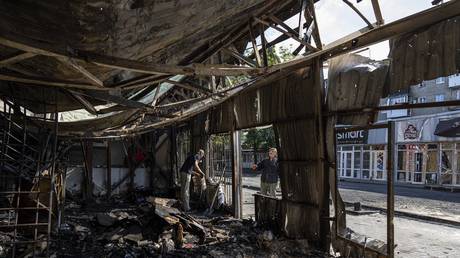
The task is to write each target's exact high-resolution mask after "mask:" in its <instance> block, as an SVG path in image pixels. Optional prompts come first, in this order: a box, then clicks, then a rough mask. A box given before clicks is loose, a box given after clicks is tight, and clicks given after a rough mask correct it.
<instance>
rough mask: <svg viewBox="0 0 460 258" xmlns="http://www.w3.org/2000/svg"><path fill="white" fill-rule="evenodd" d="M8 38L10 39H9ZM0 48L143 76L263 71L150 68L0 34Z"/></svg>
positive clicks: (117, 58)
mask: <svg viewBox="0 0 460 258" xmlns="http://www.w3.org/2000/svg"><path fill="white" fill-rule="evenodd" d="M9 36H10V37H11V38H12V36H11V35H9ZM0 44H2V45H4V46H8V47H11V48H16V49H19V50H23V51H27V52H31V53H35V54H37V55H45V56H52V57H58V58H69V57H70V58H73V59H75V60H79V61H83V62H88V63H93V64H96V65H99V66H102V67H107V68H112V69H121V70H126V71H133V72H138V73H145V74H157V75H158V74H160V75H177V74H182V75H215V76H238V75H247V74H260V73H262V72H263V71H262V70H258V69H255V68H244V69H242V68H241V67H238V66H236V67H235V66H231V65H226V66H221V67H219V66H214V65H211V66H208V65H205V64H194V65H191V66H175V65H166V64H152V63H145V62H141V61H137V60H130V59H126V58H120V57H113V56H107V55H100V54H96V53H92V52H88V51H79V50H73V51H71V52H70V53H69V51H67V50H64V49H65V48H62V47H61V48H59V47H58V46H54V45H51V44H49V43H46V42H36V41H34V42H31V41H27V40H25V39H17V38H16V39H14V40H12V39H10V38H9V37H5V35H3V34H0Z"/></svg>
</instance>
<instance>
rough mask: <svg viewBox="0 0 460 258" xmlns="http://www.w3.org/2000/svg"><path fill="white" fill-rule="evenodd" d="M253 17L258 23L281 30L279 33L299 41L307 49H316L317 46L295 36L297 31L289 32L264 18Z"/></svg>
mask: <svg viewBox="0 0 460 258" xmlns="http://www.w3.org/2000/svg"><path fill="white" fill-rule="evenodd" d="M254 19H255V20H256V21H258V22H259V23H262V24H264V25H267V26H269V27H271V28H273V29H274V30H277V31H279V32H281V33H283V34H285V35H287V36H289V37H290V38H292V39H294V40H296V41H297V42H299V43H301V44H302V45H304V46H306V47H307V48H308V49H310V50H311V51H318V49H317V48H315V47H314V46H312V45H310V44H308V42H306V41H305V40H303V39H300V38H299V37H298V36H297V32H295V33H292V32H290V31H285V30H283V29H281V28H278V27H277V26H275V25H273V24H271V23H270V22H267V21H265V20H263V19H259V18H257V17H255V18H254Z"/></svg>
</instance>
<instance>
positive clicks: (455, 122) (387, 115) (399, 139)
mask: <svg viewBox="0 0 460 258" xmlns="http://www.w3.org/2000/svg"><path fill="white" fill-rule="evenodd" d="M449 100H460V75H452V76H449V77H443V78H438V79H436V80H432V81H425V82H423V83H421V84H419V85H414V86H412V87H410V90H409V91H406V92H398V93H396V94H393V95H391V96H389V97H388V98H385V99H382V100H381V103H380V104H381V105H394V104H398V103H428V102H442V101H449ZM387 121H395V129H394V130H395V132H394V133H395V134H394V135H395V137H396V146H395V150H394V151H395V168H396V171H395V173H394V177H395V178H394V180H395V182H396V183H400V184H420V185H437V186H439V185H442V186H448V187H459V186H460V107H436V108H424V109H410V110H407V109H404V110H391V111H383V112H380V113H379V116H378V122H381V123H385V122H387ZM386 138H387V133H386V129H375V130H370V131H356V132H350V133H349V134H348V135H344V134H338V135H337V169H338V176H339V178H341V179H353V180H362V181H385V180H386V179H387V175H386V164H387V160H386V156H387V154H386Z"/></svg>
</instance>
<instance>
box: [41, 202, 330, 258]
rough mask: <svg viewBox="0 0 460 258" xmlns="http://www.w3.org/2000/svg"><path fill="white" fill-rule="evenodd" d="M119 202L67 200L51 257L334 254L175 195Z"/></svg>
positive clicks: (111, 257)
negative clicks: (189, 205) (189, 208)
mask: <svg viewBox="0 0 460 258" xmlns="http://www.w3.org/2000/svg"><path fill="white" fill-rule="evenodd" d="M139 201H140V202H139ZM118 204H119V205H113V204H110V205H105V206H104V205H102V204H98V203H96V204H95V205H86V207H85V205H83V204H81V206H82V207H84V208H81V206H80V204H76V203H70V204H69V205H67V207H70V208H68V209H67V210H66V213H65V219H64V221H65V223H64V224H63V225H62V226H61V228H60V232H59V234H58V235H57V236H55V239H59V240H58V241H55V242H53V243H52V245H51V249H50V251H51V252H50V253H51V254H52V256H53V257H85V258H91V257H110V258H118V257H120V258H131V257H132V258H135V257H330V256H328V255H325V254H322V253H320V252H317V251H315V249H314V248H312V247H310V246H309V245H308V242H307V241H306V240H289V239H285V238H282V237H280V236H277V235H275V234H274V233H273V232H271V231H268V230H264V229H262V228H259V227H257V223H256V222H255V221H253V220H252V219H247V220H239V219H234V218H232V217H230V216H229V215H225V214H222V213H220V214H219V213H216V214H214V217H213V218H210V217H207V216H205V213H204V212H194V213H193V214H189V213H183V212H181V211H180V210H179V209H178V208H177V207H178V205H179V204H178V202H177V201H176V200H174V199H165V198H155V197H147V198H143V199H142V200H137V203H134V204H133V203H123V202H121V201H119V203H118ZM75 207H77V208H75ZM110 207H116V208H110Z"/></svg>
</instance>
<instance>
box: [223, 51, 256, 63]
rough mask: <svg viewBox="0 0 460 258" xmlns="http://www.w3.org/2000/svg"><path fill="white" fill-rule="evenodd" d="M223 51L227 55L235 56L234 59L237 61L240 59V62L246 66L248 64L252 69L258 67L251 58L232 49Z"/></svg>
mask: <svg viewBox="0 0 460 258" xmlns="http://www.w3.org/2000/svg"><path fill="white" fill-rule="evenodd" d="M222 50H223V51H224V52H225V53H227V54H229V55H231V56H233V57H234V58H236V59H238V60H240V61H241V62H243V63H245V64H247V65H249V66H251V67H256V63H254V61H253V60H251V59H249V58H247V57H245V56H243V55H242V54H240V53H238V52H236V50H234V49H231V48H229V47H227V48H223V49H222Z"/></svg>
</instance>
